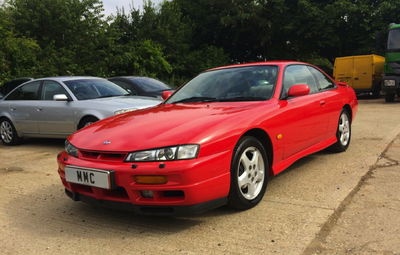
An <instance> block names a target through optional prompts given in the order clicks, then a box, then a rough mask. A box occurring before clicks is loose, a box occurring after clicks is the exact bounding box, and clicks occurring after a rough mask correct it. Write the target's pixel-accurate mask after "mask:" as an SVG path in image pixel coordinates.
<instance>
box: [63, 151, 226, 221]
mask: <svg viewBox="0 0 400 255" xmlns="http://www.w3.org/2000/svg"><path fill="white" fill-rule="evenodd" d="M230 159H231V152H230V151H224V152H221V153H218V154H215V155H212V156H209V157H203V158H197V159H193V160H180V161H171V162H163V164H164V165H163V166H162V167H161V166H160V165H161V163H160V162H158V163H157V162H143V163H126V162H104V161H95V160H87V159H79V158H75V157H72V156H69V155H68V154H67V153H65V152H62V153H60V154H59V155H58V165H59V168H58V173H59V175H60V178H61V181H62V183H63V185H64V187H65V189H66V193H67V195H69V196H70V197H71V198H73V199H74V200H76V201H83V202H89V203H92V204H93V203H94V204H98V205H105V206H107V207H116V208H125V209H127V210H130V211H134V212H137V213H141V214H173V215H176V214H178V215H179V214H186V213H194V212H195V211H196V212H197V211H198V212H202V211H204V210H206V209H213V208H215V207H218V206H221V205H223V204H225V203H226V197H227V196H228V193H229V187H230ZM66 165H73V166H79V167H84V168H96V169H112V170H114V187H115V188H113V189H110V190H108V189H102V188H96V187H91V186H86V185H81V184H74V183H69V182H67V181H66V179H65V172H64V168H65V166H66ZM136 175H163V176H166V177H167V179H168V182H167V183H165V184H138V183H136V182H135V180H134V176H136ZM142 191H152V192H153V194H154V195H153V197H152V198H148V197H143V195H142ZM157 211H158V212H159V213H156V212H157Z"/></svg>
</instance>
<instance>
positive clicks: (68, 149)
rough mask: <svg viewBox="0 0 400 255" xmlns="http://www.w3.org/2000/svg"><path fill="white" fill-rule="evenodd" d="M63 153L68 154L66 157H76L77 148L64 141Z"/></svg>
mask: <svg viewBox="0 0 400 255" xmlns="http://www.w3.org/2000/svg"><path fill="white" fill-rule="evenodd" d="M65 151H66V152H67V153H68V155H71V156H74V157H78V148H76V147H75V146H73V145H72V144H71V143H70V142H68V140H65Z"/></svg>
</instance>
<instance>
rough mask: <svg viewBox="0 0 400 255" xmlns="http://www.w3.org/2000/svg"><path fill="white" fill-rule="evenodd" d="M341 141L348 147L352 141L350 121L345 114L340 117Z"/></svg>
mask: <svg viewBox="0 0 400 255" xmlns="http://www.w3.org/2000/svg"><path fill="white" fill-rule="evenodd" d="M339 140H340V143H341V144H342V145H343V146H346V145H347V144H348V143H349V140H350V121H349V117H348V116H347V114H346V113H345V112H342V114H341V115H340V121H339Z"/></svg>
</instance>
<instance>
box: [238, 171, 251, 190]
mask: <svg viewBox="0 0 400 255" xmlns="http://www.w3.org/2000/svg"><path fill="white" fill-rule="evenodd" d="M249 182H250V180H249V178H248V173H247V171H244V173H243V174H242V175H241V176H239V178H238V184H239V188H240V189H242V188H245V187H246V185H248V184H249Z"/></svg>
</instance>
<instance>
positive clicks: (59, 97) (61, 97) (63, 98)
mask: <svg viewBox="0 0 400 255" xmlns="http://www.w3.org/2000/svg"><path fill="white" fill-rule="evenodd" d="M53 100H54V101H69V99H68V97H67V95H65V94H56V95H54V96H53Z"/></svg>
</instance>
